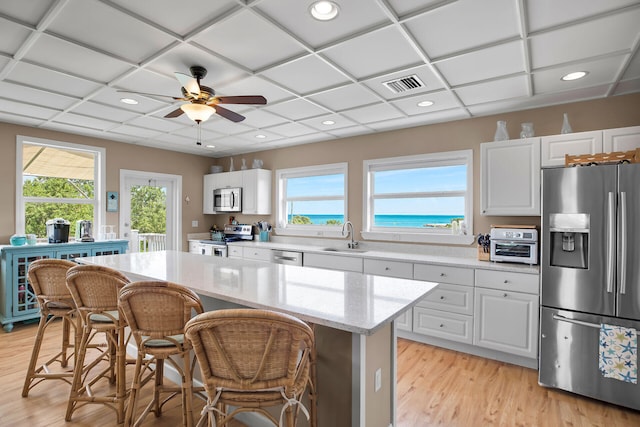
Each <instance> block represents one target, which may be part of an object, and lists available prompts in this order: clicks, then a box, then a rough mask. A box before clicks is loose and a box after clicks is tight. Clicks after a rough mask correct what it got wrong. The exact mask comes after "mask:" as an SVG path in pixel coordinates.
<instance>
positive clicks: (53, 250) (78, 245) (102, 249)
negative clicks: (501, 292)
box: [0, 240, 129, 332]
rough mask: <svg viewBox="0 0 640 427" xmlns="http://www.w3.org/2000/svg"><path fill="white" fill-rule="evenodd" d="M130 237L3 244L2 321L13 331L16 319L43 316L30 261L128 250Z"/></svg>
mask: <svg viewBox="0 0 640 427" xmlns="http://www.w3.org/2000/svg"><path fill="white" fill-rule="evenodd" d="M128 245H129V241H128V240H110V241H101V242H71V243H58V244H44V245H42V244H41V245H33V246H3V247H2V248H1V250H0V252H1V256H0V257H1V261H2V280H1V281H0V321H1V322H2V327H3V329H4V330H5V332H11V330H12V329H13V324H14V323H15V322H21V321H25V320H31V319H36V318H38V317H40V309H39V307H38V301H37V299H36V296H35V294H34V292H33V289H32V288H31V285H30V284H29V279H28V276H27V272H28V271H29V264H31V263H32V262H33V261H35V260H38V259H49V258H54V259H55V258H57V259H66V260H73V259H75V258H81V257H87V256H101V255H114V254H121V253H125V252H126V251H127V247H128Z"/></svg>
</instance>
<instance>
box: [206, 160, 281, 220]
mask: <svg viewBox="0 0 640 427" xmlns="http://www.w3.org/2000/svg"><path fill="white" fill-rule="evenodd" d="M227 187H241V188H242V213H243V214H247V215H270V214H271V171H270V170H266V169H246V170H239V171H233V172H221V173H213V174H207V175H205V176H204V195H203V210H202V212H203V213H205V214H213V213H215V212H214V210H213V190H215V189H217V188H227Z"/></svg>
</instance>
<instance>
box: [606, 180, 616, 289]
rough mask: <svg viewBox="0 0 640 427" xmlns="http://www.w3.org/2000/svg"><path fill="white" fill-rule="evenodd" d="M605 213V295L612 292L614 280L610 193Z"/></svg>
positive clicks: (613, 236) (613, 244) (612, 210)
mask: <svg viewBox="0 0 640 427" xmlns="http://www.w3.org/2000/svg"><path fill="white" fill-rule="evenodd" d="M607 213H608V215H609V219H608V221H607V267H606V275H607V293H611V292H613V279H614V270H613V268H614V265H613V264H614V257H615V244H616V240H615V239H616V236H615V204H614V194H613V193H612V192H611V191H610V192H609V193H608V194H607Z"/></svg>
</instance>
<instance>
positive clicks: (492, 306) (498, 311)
mask: <svg viewBox="0 0 640 427" xmlns="http://www.w3.org/2000/svg"><path fill="white" fill-rule="evenodd" d="M473 343H474V344H475V345H477V346H480V347H486V348H490V349H492V350H498V351H503V352H505V353H511V354H515V355H518V356H524V357H532V358H535V357H537V353H538V296H537V295H531V294H523V293H519V292H510V291H500V290H495V289H485V288H476V289H475V310H474V334H473Z"/></svg>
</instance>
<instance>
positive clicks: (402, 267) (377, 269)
mask: <svg viewBox="0 0 640 427" xmlns="http://www.w3.org/2000/svg"><path fill="white" fill-rule="evenodd" d="M364 272H365V273H366V274H377V275H378V276H390V277H399V278H402V279H413V263H410V262H402V261H385V260H379V259H365V260H364Z"/></svg>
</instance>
